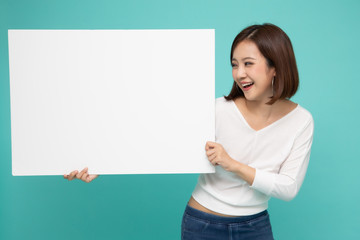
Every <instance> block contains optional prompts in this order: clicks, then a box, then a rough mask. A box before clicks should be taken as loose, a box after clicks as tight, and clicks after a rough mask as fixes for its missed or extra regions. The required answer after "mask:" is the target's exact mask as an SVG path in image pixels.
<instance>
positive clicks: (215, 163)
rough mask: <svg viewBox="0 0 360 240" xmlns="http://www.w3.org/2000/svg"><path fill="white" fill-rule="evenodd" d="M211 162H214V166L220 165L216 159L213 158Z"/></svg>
mask: <svg viewBox="0 0 360 240" xmlns="http://www.w3.org/2000/svg"><path fill="white" fill-rule="evenodd" d="M210 162H211V164H212V165H213V166H216V165H218V164H217V162H216V160H215V159H213V160H211V161H210Z"/></svg>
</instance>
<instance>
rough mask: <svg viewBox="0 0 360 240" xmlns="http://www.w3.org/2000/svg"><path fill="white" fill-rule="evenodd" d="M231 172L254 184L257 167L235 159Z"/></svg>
mask: <svg viewBox="0 0 360 240" xmlns="http://www.w3.org/2000/svg"><path fill="white" fill-rule="evenodd" d="M230 172H233V173H235V174H236V175H238V176H239V177H241V178H242V179H243V180H245V181H246V182H247V183H248V184H249V185H252V184H253V182H254V179H255V173H256V169H255V168H253V167H250V166H248V165H246V164H244V163H241V162H238V161H236V160H234V164H232V167H231V169H230Z"/></svg>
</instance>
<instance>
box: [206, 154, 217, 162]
mask: <svg viewBox="0 0 360 240" xmlns="http://www.w3.org/2000/svg"><path fill="white" fill-rule="evenodd" d="M215 158H216V154H213V155H211V156H210V157H208V159H209V161H212V160H214V159H215Z"/></svg>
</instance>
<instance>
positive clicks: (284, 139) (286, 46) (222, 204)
mask: <svg viewBox="0 0 360 240" xmlns="http://www.w3.org/2000/svg"><path fill="white" fill-rule="evenodd" d="M230 60H231V66H232V74H233V79H234V83H233V87H232V89H231V91H230V94H229V95H228V96H224V97H221V98H217V99H216V136H215V139H216V142H207V143H206V146H205V151H206V154H207V156H208V159H209V161H210V162H211V163H212V164H213V165H214V166H215V169H216V172H215V173H212V174H200V176H199V180H198V183H197V185H196V187H195V189H194V191H193V193H192V196H191V198H190V200H189V202H188V205H187V206H186V209H185V212H184V215H183V221H182V229H181V235H182V236H181V238H182V239H183V240H188V239H217V240H219V239H234V240H235V239H247V240H251V239H263V240H265V239H266V240H268V239H273V234H272V229H271V224H270V219H269V214H268V212H267V207H268V200H269V199H270V197H276V198H280V199H283V200H287V201H289V200H291V199H293V198H294V197H295V196H296V194H297V193H298V191H299V189H300V186H301V185H302V182H303V180H304V177H305V173H306V170H307V166H308V162H309V158H310V150H311V145H312V139H313V129H314V122H313V118H312V116H311V114H310V113H309V112H308V111H307V110H305V109H304V108H303V107H301V106H300V105H299V104H296V103H294V102H292V101H290V100H289V99H290V98H291V97H292V96H293V95H294V94H295V93H296V91H297V88H298V84H299V76H298V70H297V66H296V61H295V56H294V52H293V48H292V44H291V42H290V39H289V37H288V36H287V35H286V33H285V32H283V31H282V30H281V29H280V28H279V27H277V26H275V25H273V24H263V25H252V26H249V27H247V28H245V29H244V30H242V31H241V32H240V33H239V34H238V35H237V36H236V37H235V39H234V41H233V44H232V47H231V55H230ZM96 177H97V175H89V174H88V172H87V169H84V170H83V171H81V172H80V173H78V172H77V171H74V172H72V173H71V174H70V175H64V178H66V179H68V180H72V179H74V178H79V179H81V180H83V181H85V182H90V181H92V180H93V179H94V178H96Z"/></svg>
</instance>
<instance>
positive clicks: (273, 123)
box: [230, 100, 300, 132]
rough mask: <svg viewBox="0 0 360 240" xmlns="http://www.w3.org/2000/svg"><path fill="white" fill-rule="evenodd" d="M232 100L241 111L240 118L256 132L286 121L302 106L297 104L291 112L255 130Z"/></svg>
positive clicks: (237, 109)
mask: <svg viewBox="0 0 360 240" xmlns="http://www.w3.org/2000/svg"><path fill="white" fill-rule="evenodd" d="M230 101H231V102H232V103H233V105H234V107H235V109H236V110H235V111H237V112H238V113H239V116H240V118H241V119H242V120H243V121H244V124H246V125H247V126H248V127H249V128H250V129H252V130H253V131H255V132H260V131H263V130H264V131H265V130H266V128H271V127H272V125H277V124H279V123H280V122H282V121H284V119H286V118H288V117H289V116H290V115H291V114H292V113H293V112H295V111H296V110H297V109H298V108H300V105H299V104H297V105H296V107H295V108H294V109H292V110H291V111H290V112H289V113H287V114H286V115H285V116H282V117H281V118H280V119H278V120H276V121H274V122H272V123H271V124H269V125H267V126H265V127H263V128H261V129H259V130H255V129H253V128H252V127H251V126H250V124H249V123H248V122H247V121H246V119H245V117H244V115H243V114H242V113H241V111H240V109H239V108H238V107H237V105H236V103H235V102H234V101H233V100H230Z"/></svg>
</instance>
